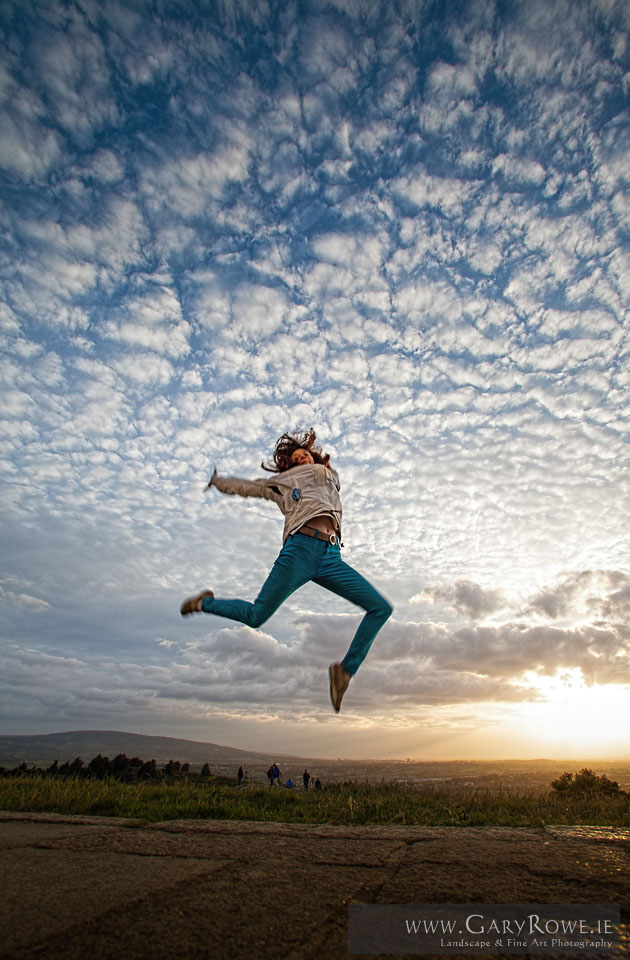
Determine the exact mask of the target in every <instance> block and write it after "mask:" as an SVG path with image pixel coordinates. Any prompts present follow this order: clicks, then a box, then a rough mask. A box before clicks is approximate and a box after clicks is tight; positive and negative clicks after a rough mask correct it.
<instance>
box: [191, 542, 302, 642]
mask: <svg viewBox="0 0 630 960" xmlns="http://www.w3.org/2000/svg"><path fill="white" fill-rule="evenodd" d="M318 561H319V557H318V556H316V555H314V553H313V550H312V541H311V540H310V538H308V537H292V538H291V539H290V540H287V542H286V543H285V545H284V547H283V548H282V550H281V551H280V553H279V554H278V557H277V559H276V562H275V563H274V565H273V567H272V568H271V572H270V573H269V576H268V577H267V579H266V580H265V582H264V584H263V585H262V587H261V590H260V593H259V594H258V596H257V597H256V599H255V600H254V602H253V603H249V602H248V601H247V600H236V599H235V600H227V599H223V598H221V597H205V598H204V599H203V600H202V602H201V609H202V610H203V611H204V613H213V614H214V615H215V616H217V617H227V618H228V619H229V620H238V621H240V623H246V624H247V626H249V627H259V626H261V624H263V623H264V622H265V620H268V619H269V617H270V616H271V615H272V613H274V612H275V611H276V610H277V609H278V607H279V606H280V605H281V604H282V603H284V601H285V600H286V599H287V597H290V596H291V594H292V593H294V592H295V591H296V590H297V589H298V587H301V586H303V585H304V584H305V583H307V582H308V581H309V580H310V579H311V578H312V575H313V573H314V572H315V570H316V568H317V563H318Z"/></svg>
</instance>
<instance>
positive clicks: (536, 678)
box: [523, 668, 630, 756]
mask: <svg viewBox="0 0 630 960" xmlns="http://www.w3.org/2000/svg"><path fill="white" fill-rule="evenodd" d="M525 681H526V683H527V684H528V685H529V686H530V687H531V689H532V691H533V692H535V693H536V694H537V695H538V699H537V700H536V701H535V702H533V703H527V704H523V724H524V726H526V728H527V731H528V733H529V734H530V736H531V738H532V740H533V741H536V742H538V743H540V744H541V745H544V746H545V747H546V748H547V750H550V751H552V752H554V753H555V754H556V755H558V754H559V753H561V752H565V753H566V754H567V755H569V753H571V754H573V753H575V752H576V751H577V752H581V753H591V754H593V755H602V756H603V755H612V754H616V753H620V752H627V750H628V736H627V730H628V719H629V718H630V687H629V686H627V685H623V684H615V683H608V684H601V685H598V684H592V685H589V684H587V683H586V681H585V680H584V677H583V675H582V672H581V670H580V669H579V668H576V669H569V670H563V671H558V672H557V673H556V674H555V675H554V676H541V675H539V674H536V673H533V672H530V673H528V674H527V675H526V676H525Z"/></svg>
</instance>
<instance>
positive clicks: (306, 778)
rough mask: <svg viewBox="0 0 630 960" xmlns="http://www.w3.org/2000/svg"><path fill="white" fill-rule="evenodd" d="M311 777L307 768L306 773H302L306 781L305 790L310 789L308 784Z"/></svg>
mask: <svg viewBox="0 0 630 960" xmlns="http://www.w3.org/2000/svg"><path fill="white" fill-rule="evenodd" d="M310 779H311V775H310V773H309V772H308V770H305V771H304V773H303V774H302V780H303V781H304V789H305V790H308V784H309V781H310Z"/></svg>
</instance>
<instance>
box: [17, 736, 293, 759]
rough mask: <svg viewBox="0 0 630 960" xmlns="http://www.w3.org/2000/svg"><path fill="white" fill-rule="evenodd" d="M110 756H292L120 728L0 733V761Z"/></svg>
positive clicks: (199, 757) (287, 757)
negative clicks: (13, 733) (14, 734)
mask: <svg viewBox="0 0 630 960" xmlns="http://www.w3.org/2000/svg"><path fill="white" fill-rule="evenodd" d="M99 753H100V754H102V755H103V756H108V757H110V758H112V757H114V756H116V754H118V753H124V754H126V755H127V756H128V757H140V758H141V759H142V760H157V761H158V762H160V763H166V762H167V761H168V760H179V761H180V763H195V764H197V763H201V764H203V763H208V764H210V766H211V767H213V766H214V767H217V766H223V765H225V764H229V765H234V764H236V765H237V766H238V765H239V764H241V763H249V764H257V765H258V764H262V765H266V766H269V763H270V762H272V761H273V760H277V761H278V762H280V760H289V761H290V760H292V759H296V758H294V757H289V756H286V755H285V756H282V755H280V754H274V755H273V756H270V755H268V754H263V753H255V752H253V751H251V750H239V749H237V748H236V747H223V746H221V745H220V744H218V743H200V742H198V741H196V740H179V739H177V738H175V737H148V736H145V735H144V734H141V733H125V732H124V731H122V730H69V731H67V732H65V733H46V734H39V735H35V736H21V735H16V736H0V765H4V766H8V765H13V764H19V763H23V762H26V763H33V762H36V761H48V762H50V763H52V762H53V761H54V760H59V761H60V763H63V762H64V761H65V760H74V758H75V757H82V758H83V759H84V760H91V759H92V757H95V756H97V755H98V754H99Z"/></svg>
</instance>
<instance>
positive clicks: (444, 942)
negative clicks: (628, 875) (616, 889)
mask: <svg viewBox="0 0 630 960" xmlns="http://www.w3.org/2000/svg"><path fill="white" fill-rule="evenodd" d="M619 924H620V909H619V905H611V904H599V903H582V904H581V903H571V904H562V903H547V904H535V903H526V904H487V903H482V904H480V903H473V904H449V903H446V904H435V903H412V904H404V903H388V904H381V903H378V904H377V903H372V904H370V903H365V904H364V903H356V904H350V906H349V907H348V953H349V954H356V953H364V954H372V955H378V954H392V953H398V954H400V953H403V954H405V953H408V954H419V955H423V954H424V955H427V954H432V955H434V956H435V955H437V956H448V955H449V954H452V955H461V954H470V955H474V954H476V953H479V954H484V953H485V954H492V953H501V954H514V955H518V954H532V955H540V956H552V955H553V956H567V957H609V958H612V957H616V956H619V942H620V931H619Z"/></svg>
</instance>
